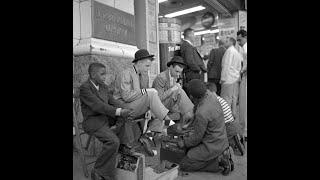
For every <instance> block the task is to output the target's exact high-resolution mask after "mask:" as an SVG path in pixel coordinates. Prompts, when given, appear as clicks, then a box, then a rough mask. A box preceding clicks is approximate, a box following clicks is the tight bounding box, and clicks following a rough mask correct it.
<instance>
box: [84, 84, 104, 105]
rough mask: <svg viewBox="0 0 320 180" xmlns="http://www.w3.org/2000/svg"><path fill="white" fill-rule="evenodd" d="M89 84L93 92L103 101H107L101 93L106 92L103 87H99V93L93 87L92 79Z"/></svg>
mask: <svg viewBox="0 0 320 180" xmlns="http://www.w3.org/2000/svg"><path fill="white" fill-rule="evenodd" d="M87 83H88V84H89V86H90V88H91V90H92V91H93V92H94V93H95V94H96V95H97V96H98V97H99V98H100V99H101V100H102V101H105V99H104V98H103V96H102V95H101V93H100V92H102V91H104V89H105V87H104V86H103V85H100V86H99V91H98V89H97V88H96V87H95V86H94V85H93V83H92V82H91V80H90V79H88V81H87Z"/></svg>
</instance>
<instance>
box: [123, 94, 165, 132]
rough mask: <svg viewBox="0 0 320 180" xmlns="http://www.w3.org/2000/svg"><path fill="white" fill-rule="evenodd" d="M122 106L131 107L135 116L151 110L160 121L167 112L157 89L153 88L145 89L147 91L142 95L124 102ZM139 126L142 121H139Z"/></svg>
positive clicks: (142, 124)
mask: <svg viewBox="0 0 320 180" xmlns="http://www.w3.org/2000/svg"><path fill="white" fill-rule="evenodd" d="M124 106H125V107H126V108H129V109H133V111H134V117H135V118H136V117H140V116H141V115H144V114H145V113H146V112H147V111H148V110H151V112H152V113H153V114H154V115H155V116H156V117H157V119H158V120H160V121H161V122H162V120H163V119H164V118H165V116H166V115H167V114H168V112H169V110H168V109H167V108H166V107H165V106H164V105H163V104H162V102H161V100H160V98H159V96H158V91H157V90H155V89H153V88H151V89H147V93H146V94H144V95H142V97H140V98H139V99H137V100H135V101H132V102H130V103H125V104H124ZM141 126H142V129H143V126H144V122H142V123H141ZM159 128H162V127H159Z"/></svg>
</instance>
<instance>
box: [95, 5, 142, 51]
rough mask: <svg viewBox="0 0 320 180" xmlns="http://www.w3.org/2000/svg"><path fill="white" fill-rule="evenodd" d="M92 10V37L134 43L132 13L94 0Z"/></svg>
mask: <svg viewBox="0 0 320 180" xmlns="http://www.w3.org/2000/svg"><path fill="white" fill-rule="evenodd" d="M92 12H93V13H92V22H93V23H92V24H93V25H92V26H93V27H92V36H93V37H94V38H97V39H104V40H109V41H114V42H119V43H124V44H130V45H134V46H135V45H136V40H135V28H134V27H135V21H134V16H133V15H132V14H129V13H126V12H123V11H121V10H118V9H116V8H113V7H110V6H108V5H105V4H102V3H99V2H96V1H93V6H92Z"/></svg>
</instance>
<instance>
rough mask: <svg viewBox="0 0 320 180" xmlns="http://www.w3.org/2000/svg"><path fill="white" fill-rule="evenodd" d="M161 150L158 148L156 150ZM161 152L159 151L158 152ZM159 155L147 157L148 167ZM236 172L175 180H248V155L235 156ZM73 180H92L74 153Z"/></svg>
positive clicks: (179, 177)
mask: <svg viewBox="0 0 320 180" xmlns="http://www.w3.org/2000/svg"><path fill="white" fill-rule="evenodd" d="M156 149H157V150H159V149H158V148H156ZM158 152H159V151H158ZM159 159H160V156H159V154H158V155H157V156H154V157H149V156H146V166H151V167H153V166H154V165H155V164H156V163H157V162H159ZM233 160H234V164H235V170H234V171H233V172H231V173H230V174H229V175H228V176H223V175H222V174H221V173H205V172H194V173H188V175H186V176H183V177H181V176H178V178H176V179H175V180H194V179H197V180H209V179H210V180H246V179H247V153H245V155H244V156H233ZM91 169H92V165H90V166H89V172H90V171H91ZM73 180H90V177H89V178H86V177H85V176H84V175H83V172H82V168H81V164H80V160H79V156H78V153H77V152H74V153H73Z"/></svg>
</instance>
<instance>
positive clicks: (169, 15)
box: [164, 6, 205, 18]
mask: <svg viewBox="0 0 320 180" xmlns="http://www.w3.org/2000/svg"><path fill="white" fill-rule="evenodd" d="M203 9H205V7H203V6H196V7H193V8H189V9H185V10H182V11H177V12H174V13H170V14H167V15H165V16H164V17H168V18H172V17H176V16H181V15H184V14H189V13H192V12H196V11H201V10H203Z"/></svg>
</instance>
